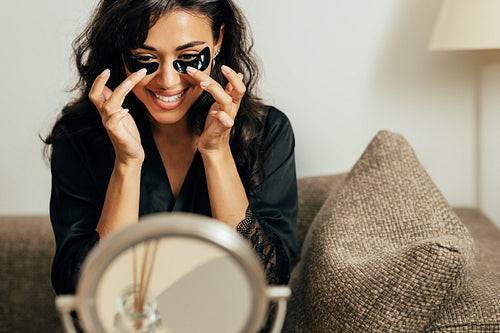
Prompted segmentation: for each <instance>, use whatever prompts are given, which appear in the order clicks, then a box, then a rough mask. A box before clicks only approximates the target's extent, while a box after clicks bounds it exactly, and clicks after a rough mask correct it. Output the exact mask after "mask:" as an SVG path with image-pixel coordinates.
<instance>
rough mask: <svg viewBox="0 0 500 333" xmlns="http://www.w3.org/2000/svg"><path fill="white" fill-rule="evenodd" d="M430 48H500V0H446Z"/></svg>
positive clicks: (434, 49) (436, 49)
mask: <svg viewBox="0 0 500 333" xmlns="http://www.w3.org/2000/svg"><path fill="white" fill-rule="evenodd" d="M429 48H430V49H431V50H432V51H442V50H443V51H444V50H481V49H498V48H500V0H443V4H442V5H441V10H440V12H439V15H438V17H437V21H436V25H435V26H434V32H433V35H432V38H431V42H430V45H429Z"/></svg>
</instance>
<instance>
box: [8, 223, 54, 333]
mask: <svg viewBox="0 0 500 333" xmlns="http://www.w3.org/2000/svg"><path fill="white" fill-rule="evenodd" d="M54 250H55V242H54V236H53V233H52V228H51V226H50V222H49V218H48V216H12V217H7V216H2V217H0V299H1V300H2V302H0V327H2V328H3V329H6V331H8V332H62V329H61V326H60V320H59V317H58V314H57V311H56V309H55V305H54V299H55V293H54V291H53V289H52V285H51V282H50V269H51V264H52V257H53V255H54Z"/></svg>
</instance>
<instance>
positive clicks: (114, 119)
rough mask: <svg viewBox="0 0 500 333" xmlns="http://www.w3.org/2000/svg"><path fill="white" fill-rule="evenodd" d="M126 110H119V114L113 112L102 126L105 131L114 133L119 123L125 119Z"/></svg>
mask: <svg viewBox="0 0 500 333" xmlns="http://www.w3.org/2000/svg"><path fill="white" fill-rule="evenodd" d="M128 112H129V110H128V109H121V110H120V111H119V112H115V113H114V114H113V115H112V116H111V117H109V118H108V119H107V120H106V122H105V124H104V126H105V127H106V129H108V130H111V131H115V130H116V129H117V127H118V125H119V124H120V121H121V120H122V119H123V118H125V117H126V116H127V114H128Z"/></svg>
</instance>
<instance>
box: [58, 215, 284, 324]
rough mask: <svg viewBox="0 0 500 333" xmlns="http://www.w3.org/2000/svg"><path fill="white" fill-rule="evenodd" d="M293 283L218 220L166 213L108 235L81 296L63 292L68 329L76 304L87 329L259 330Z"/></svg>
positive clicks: (280, 315) (87, 266)
mask: <svg viewBox="0 0 500 333" xmlns="http://www.w3.org/2000/svg"><path fill="white" fill-rule="evenodd" d="M289 294H290V290H289V288H288V287H283V286H281V287H278V286H268V285H267V284H266V280H265V277H264V273H263V268H262V265H261V264H260V262H259V260H258V259H257V257H256V255H255V253H254V251H253V249H252V248H251V247H250V246H249V244H248V243H247V241H246V240H244V239H243V238H242V237H241V236H240V235H239V234H237V233H236V232H235V231H234V230H232V229H231V228H229V227H228V226H226V225H225V224H223V223H221V222H218V221H216V220H214V219H211V218H208V217H204V216H200V215H192V214H186V213H161V214H155V215H150V216H147V217H145V218H142V219H141V223H138V224H136V225H134V226H131V227H129V228H126V229H124V230H122V231H120V232H117V233H116V234H114V235H112V236H111V237H109V238H108V239H106V240H104V241H102V242H101V243H100V244H99V245H98V246H97V247H96V248H95V249H94V250H93V251H92V252H91V253H90V254H89V256H88V258H87V259H86V260H85V263H84V265H83V268H82V275H81V277H80V280H79V282H78V286H77V292H76V295H64V296H58V297H57V298H56V304H57V307H58V308H59V310H60V312H61V314H62V319H63V323H64V326H65V329H66V331H67V332H74V326H73V324H72V318H71V316H70V314H69V313H70V311H75V310H76V312H77V314H78V317H79V319H80V323H81V326H82V327H83V329H84V330H85V332H158V333H160V332H166V333H174V332H175V333H179V332H207V333H209V332H217V333H224V332H231V333H234V332H257V331H259V329H260V328H261V327H262V325H263V323H264V322H265V320H266V314H267V309H268V305H269V302H270V301H277V302H278V308H277V314H276V316H275V323H274V326H273V330H272V331H273V332H279V331H280V330H281V326H282V323H283V320H284V314H285V311H286V299H287V298H288V296H289Z"/></svg>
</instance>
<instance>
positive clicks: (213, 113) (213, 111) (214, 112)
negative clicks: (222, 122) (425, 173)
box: [209, 110, 219, 116]
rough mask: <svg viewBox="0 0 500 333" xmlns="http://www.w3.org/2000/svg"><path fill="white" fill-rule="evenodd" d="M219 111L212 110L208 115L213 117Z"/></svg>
mask: <svg viewBox="0 0 500 333" xmlns="http://www.w3.org/2000/svg"><path fill="white" fill-rule="evenodd" d="M218 112H219V111H215V110H212V111H210V112H209V113H210V114H211V115H212V116H215V115H216V114H217V113H218Z"/></svg>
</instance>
